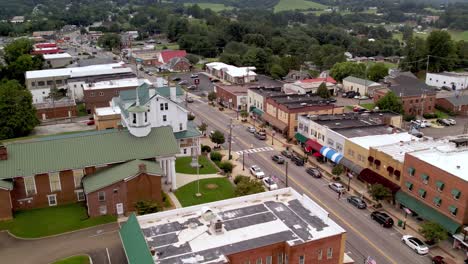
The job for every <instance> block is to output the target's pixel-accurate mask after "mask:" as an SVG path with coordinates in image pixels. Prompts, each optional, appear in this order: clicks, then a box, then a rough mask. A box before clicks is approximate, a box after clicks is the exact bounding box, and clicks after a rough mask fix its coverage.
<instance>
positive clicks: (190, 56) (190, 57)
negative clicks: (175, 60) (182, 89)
mask: <svg viewBox="0 0 468 264" xmlns="http://www.w3.org/2000/svg"><path fill="white" fill-rule="evenodd" d="M185 58H187V60H189V61H190V63H191V64H197V63H198V62H199V61H200V57H198V56H197V55H195V54H187V56H185Z"/></svg>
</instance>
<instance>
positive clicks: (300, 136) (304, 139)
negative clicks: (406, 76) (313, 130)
mask: <svg viewBox="0 0 468 264" xmlns="http://www.w3.org/2000/svg"><path fill="white" fill-rule="evenodd" d="M294 137H295V138H296V139H297V141H299V142H301V143H303V144H304V143H306V141H307V140H308V138H307V137H305V136H304V135H302V134H301V133H296V134H295V135H294Z"/></svg>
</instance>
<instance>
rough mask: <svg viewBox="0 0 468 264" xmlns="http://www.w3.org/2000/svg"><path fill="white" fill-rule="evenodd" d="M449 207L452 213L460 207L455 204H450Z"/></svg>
mask: <svg viewBox="0 0 468 264" xmlns="http://www.w3.org/2000/svg"><path fill="white" fill-rule="evenodd" d="M448 209H449V211H450V212H451V213H452V214H455V213H456V212H457V210H458V208H457V207H456V206H455V205H451V206H449V207H448Z"/></svg>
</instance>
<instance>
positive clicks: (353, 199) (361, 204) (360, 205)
mask: <svg viewBox="0 0 468 264" xmlns="http://www.w3.org/2000/svg"><path fill="white" fill-rule="evenodd" d="M346 200H348V203H350V204H352V205H354V206H356V207H357V208H359V209H366V207H367V204H366V202H364V200H362V199H361V198H359V197H357V196H349V197H348V198H347V199H346Z"/></svg>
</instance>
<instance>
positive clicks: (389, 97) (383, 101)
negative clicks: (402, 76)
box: [376, 91, 403, 114]
mask: <svg viewBox="0 0 468 264" xmlns="http://www.w3.org/2000/svg"><path fill="white" fill-rule="evenodd" d="M376 106H378V107H379V109H381V110H389V111H392V112H395V113H399V114H402V113H403V104H402V103H401V101H400V99H399V98H398V97H397V96H396V95H395V93H394V92H392V91H390V92H388V93H387V94H385V95H384V96H383V97H382V98H380V99H379V100H378V101H377V103H376Z"/></svg>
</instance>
